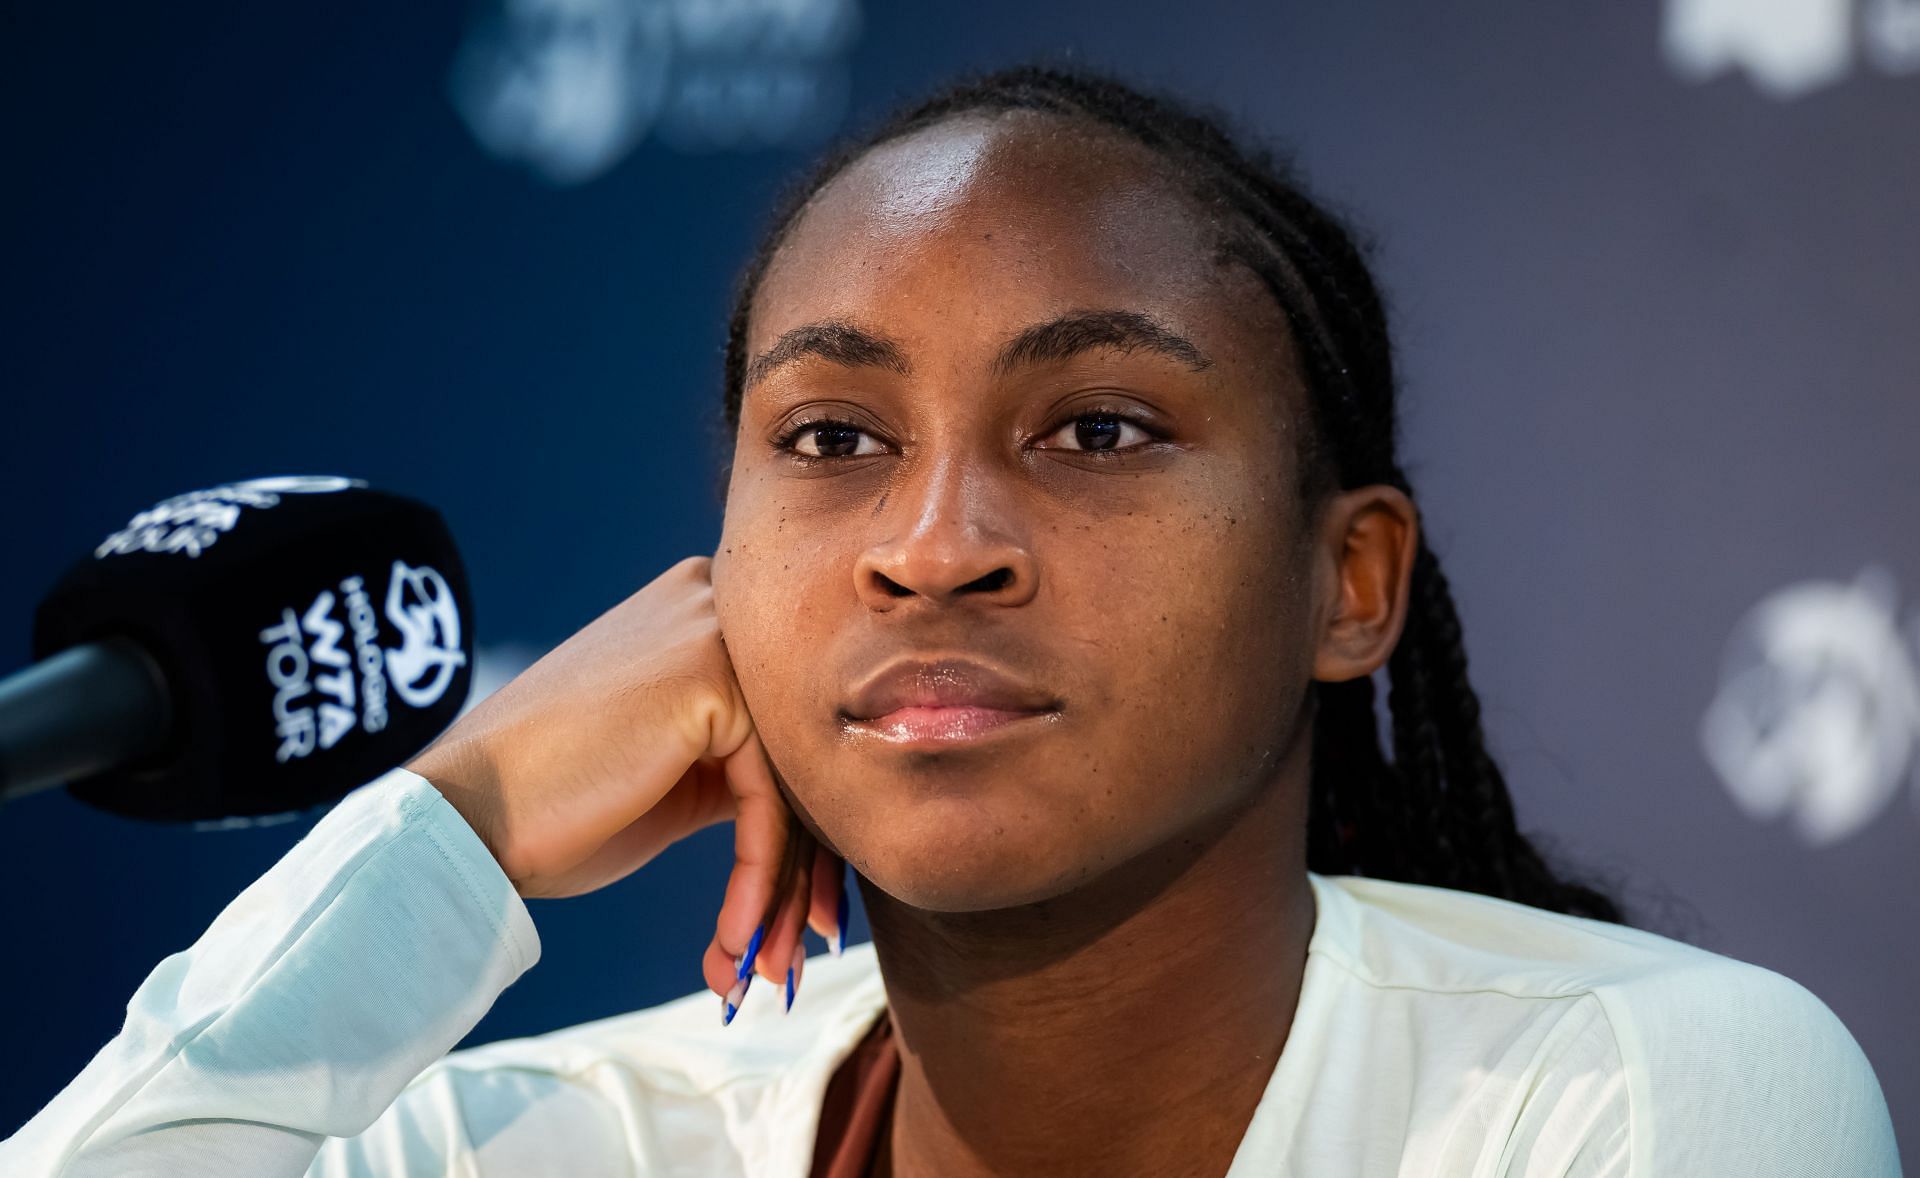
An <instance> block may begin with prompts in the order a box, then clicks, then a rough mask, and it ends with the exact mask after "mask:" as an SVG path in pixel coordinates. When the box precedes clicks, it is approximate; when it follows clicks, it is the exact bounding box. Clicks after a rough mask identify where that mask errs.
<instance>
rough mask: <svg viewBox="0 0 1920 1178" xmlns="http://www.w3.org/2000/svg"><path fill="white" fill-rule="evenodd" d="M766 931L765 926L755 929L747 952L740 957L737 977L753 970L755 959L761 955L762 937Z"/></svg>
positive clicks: (742, 976) (748, 943) (744, 975)
mask: <svg viewBox="0 0 1920 1178" xmlns="http://www.w3.org/2000/svg"><path fill="white" fill-rule="evenodd" d="M766 931H767V930H766V928H765V927H764V926H762V927H761V928H757V929H754V930H753V940H751V941H748V942H747V953H746V956H744V957H742V958H741V959H740V965H739V969H738V971H737V973H736V974H735V976H736V977H741V978H744V977H746V976H747V975H748V974H750V973H752V972H753V959H754V958H756V957H758V956H760V938H761V937H762V936H764V935H765V934H766Z"/></svg>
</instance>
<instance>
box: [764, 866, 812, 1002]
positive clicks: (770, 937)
mask: <svg viewBox="0 0 1920 1178" xmlns="http://www.w3.org/2000/svg"><path fill="white" fill-rule="evenodd" d="M814 846H815V844H814V841H813V837H812V836H811V835H807V836H805V837H803V838H802V839H801V842H800V846H799V848H798V849H797V850H796V851H795V854H794V860H795V866H794V869H793V870H792V871H791V872H789V874H788V879H787V884H786V902H785V903H783V904H782V905H781V907H780V913H779V915H778V916H776V917H774V920H773V924H772V925H771V931H770V932H768V934H767V941H766V945H765V947H764V948H762V949H761V951H760V966H759V968H760V976H761V977H763V978H766V979H767V980H768V981H769V982H772V983H773V985H774V989H775V991H776V992H777V993H779V992H781V991H784V993H780V997H781V1001H782V1002H783V1003H784V1004H785V1006H786V1007H787V1008H789V1009H790V1008H791V1007H792V1005H793V994H794V986H795V983H796V982H797V980H798V979H797V978H796V977H795V976H794V975H795V974H796V972H797V970H796V968H795V965H796V961H797V959H799V958H800V957H801V956H802V955H804V953H805V951H806V946H805V944H804V943H803V942H802V941H801V939H800V935H801V933H802V932H803V931H804V930H805V927H806V918H807V893H808V892H809V891H810V890H811V888H812V882H813V855H814Z"/></svg>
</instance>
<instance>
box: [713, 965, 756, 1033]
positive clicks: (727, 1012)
mask: <svg viewBox="0 0 1920 1178" xmlns="http://www.w3.org/2000/svg"><path fill="white" fill-rule="evenodd" d="M751 985H753V975H752V974H745V975H742V976H741V978H740V980H738V981H736V982H734V983H733V989H731V990H728V991H727V996H726V997H725V998H722V999H721V1000H720V1025H721V1026H723V1027H724V1026H727V1025H729V1024H730V1023H732V1022H733V1016H734V1015H736V1014H739V1013H740V1003H741V1002H742V1001H744V1000H745V999H746V996H747V987H748V986H751Z"/></svg>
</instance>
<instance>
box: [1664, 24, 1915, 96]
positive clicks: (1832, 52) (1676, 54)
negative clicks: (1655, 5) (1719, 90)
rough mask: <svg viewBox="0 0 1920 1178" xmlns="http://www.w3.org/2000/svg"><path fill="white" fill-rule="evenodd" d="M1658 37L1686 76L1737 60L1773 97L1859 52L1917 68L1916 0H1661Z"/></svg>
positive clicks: (1699, 77)
mask: <svg viewBox="0 0 1920 1178" xmlns="http://www.w3.org/2000/svg"><path fill="white" fill-rule="evenodd" d="M1660 39H1661V43H1662V47H1663V48H1664V49H1665V51H1666V56H1667V61H1668V63H1669V64H1671V65H1672V66H1673V69H1674V71H1675V72H1676V73H1678V74H1679V75H1680V76H1681V77H1683V78H1686V79H1688V80H1689V81H1694V82H1703V81H1707V80H1708V79H1711V78H1715V77H1718V76H1719V75H1720V74H1722V73H1724V72H1726V71H1727V70H1729V69H1734V68H1738V69H1742V70H1744V71H1746V74H1747V76H1748V77H1749V78H1751V79H1752V80H1753V83H1754V85H1756V86H1758V87H1759V88H1760V89H1761V90H1763V91H1765V92H1767V93H1768V94H1771V95H1772V96H1774V97H1775V98H1798V97H1799V96H1800V95H1802V94H1806V93H1809V92H1811V91H1814V90H1818V89H1820V88H1821V87H1823V86H1829V85H1832V84H1834V83H1836V82H1839V81H1841V80H1843V79H1845V78H1846V77H1847V75H1848V74H1850V73H1852V72H1853V70H1854V68H1855V62H1856V60H1857V59H1860V58H1864V59H1865V60H1866V61H1868V62H1869V63H1870V64H1871V65H1872V66H1873V67H1874V68H1875V69H1876V70H1878V71H1879V72H1881V73H1885V74H1910V73H1914V72H1916V71H1920V0H1666V13H1665V19H1664V20H1663V22H1662V27H1661V30H1660Z"/></svg>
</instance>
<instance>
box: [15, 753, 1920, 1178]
mask: <svg viewBox="0 0 1920 1178" xmlns="http://www.w3.org/2000/svg"><path fill="white" fill-rule="evenodd" d="M1310 878H1311V882H1312V886H1313V895H1314V900H1315V904H1316V920H1315V925H1314V930H1313V934H1312V939H1311V943H1310V946H1309V950H1308V960H1307V967H1306V974H1305V977H1304V979H1303V983H1302V989H1301V993H1300V997H1299V1005H1298V1007H1297V1009H1296V1011H1295V1014H1294V1018H1293V1023H1292V1030H1291V1032H1290V1034H1289V1037H1288V1039H1287V1042H1286V1045H1285V1048H1284V1050H1283V1051H1282V1053H1281V1056H1280V1059H1279V1061H1278V1063H1277V1065H1275V1066H1274V1068H1273V1071H1272V1074H1271V1076H1270V1078H1269V1080H1268V1082H1267V1087H1266V1091H1265V1095H1264V1096H1263V1097H1262V1099H1261V1101H1260V1104H1259V1106H1258V1108H1257V1110H1256V1111H1255V1113H1254V1116H1253V1120H1252V1122H1251V1124H1250V1125H1249V1126H1248V1128H1247V1131H1246V1133H1245V1135H1244V1137H1243V1138H1242V1140H1241V1142H1240V1146H1239V1150H1238V1153H1237V1154H1236V1155H1235V1157H1234V1161H1233V1164H1232V1168H1231V1169H1230V1171H1229V1178H1253V1176H1255V1175H1260V1176H1262V1178H1266V1176H1271V1175H1286V1176H1294V1178H1347V1176H1352V1178H1388V1176H1395V1178H1416V1176H1418V1178H1496V1176H1500V1178H1598V1176H1606V1178H1718V1176H1726V1178H1788V1176H1792V1178H1803V1176H1806V1175H1814V1174H1818V1175H1822V1176H1829V1175H1830V1176H1835V1178H1841V1176H1844V1178H1897V1176H1898V1175H1899V1173H1900V1164H1899V1159H1898V1157H1897V1155H1896V1152H1895V1147H1894V1139H1893V1127H1892V1124H1891V1120H1890V1118H1889V1116H1888V1112H1887V1106H1886V1101H1885V1098H1884V1097H1883V1096H1882V1094H1881V1091H1880V1087H1879V1083H1878V1081H1877V1080H1876V1079H1875V1077H1874V1074H1873V1071H1872V1068H1871V1067H1870V1066H1869V1064H1868V1061H1867V1059H1866V1057H1865V1055H1864V1054H1863V1053H1862V1052H1861V1050H1860V1047H1859V1045H1858V1044H1857V1043H1856V1042H1855V1041H1854V1039H1853V1037H1852V1036H1851V1035H1850V1034H1849V1033H1848V1032H1847V1030H1846V1028H1845V1027H1844V1026H1843V1025H1842V1024H1841V1023H1840V1021H1839V1020H1838V1019H1837V1018H1836V1017H1835V1016H1834V1014H1833V1013H1832V1011H1830V1010H1829V1009H1828V1008H1827V1007H1826V1006H1825V1005H1824V1004H1823V1003H1822V1002H1821V1001H1820V1000H1819V999H1818V998H1816V997H1815V996H1814V995H1813V994H1811V993H1809V992H1808V991H1807V990H1806V989H1804V988H1803V987H1801V986H1800V985H1798V984H1797V983H1795V982H1793V981H1791V980H1789V979H1787V978H1785V977H1783V976H1781V975H1780V974H1777V973H1774V972H1772V971H1769V970H1766V969H1763V968H1760V967H1758V966H1754V965H1749V964H1746V963H1743V962H1739V961H1735V960H1733V959H1731V958H1727V957H1724V956H1720V955H1717V954H1713V953H1709V952H1706V951H1704V950H1701V949H1696V948H1693V947H1690V946H1687V945H1684V944H1682V943H1680V942H1677V941H1673V940H1670V939H1667V938H1664V937H1660V936H1657V935H1655V934H1652V933H1647V932H1642V931H1638V930H1634V929H1629V928H1622V927H1619V926H1615V925H1609V924H1604V923H1601V922H1596V921H1589V920H1583V919H1580V918H1576V917H1569V916H1562V915H1558V914H1554V913H1548V912H1543V911H1540V910H1537V909H1534V908H1530V907H1526V906H1524V905H1519V904H1513V903H1509V902H1506V901H1502V900H1495V899H1491V898H1488V897H1484V896H1479V895H1473V894H1469V893H1464V892H1456V891H1451V890H1447V889H1441V888H1430V887H1421V886H1416V885H1410V884H1401V883H1391V882H1384V881H1379V880H1368V879H1362V878H1357V877H1350V876H1321V875H1312V876H1311V877H1310ZM539 955H540V942H539V938H538V935H537V934H536V932H535V930H534V926H533V921H532V919H531V918H530V917H529V916H528V913H527V909H526V907H525V905H524V904H523V903H522V902H521V899H520V897H519V896H518V894H517V893H516V892H515V891H514V889H513V887H512V885H511V884H510V882H509V881H508V880H507V878H506V876H505V874H504V873H503V872H502V871H501V870H500V868H499V866H498V864H496V863H495V862H494V860H493V858H492V857H491V856H490V855H489V854H488V852H487V850H486V848H485V847H484V846H483V845H482V844H481V842H480V840H479V839H478V837H477V836H476V835H475V834H474V832H473V830H472V829H471V828H470V827H469V826H468V825H467V824H466V822H465V820H464V819H462V818H461V817H460V815H459V813H458V812H457V811H455V810H454V809H453V807H452V806H451V805H449V804H448V803H447V802H446V800H445V799H444V798H442V797H441V795H440V794H439V792H438V791H437V790H435V789H434V788H433V787H432V786H431V785H430V784H428V783H427V782H426V781H425V780H424V779H422V778H420V777H418V776H416V775H414V774H412V773H409V772H406V771H405V770H395V771H394V772H391V773H388V774H386V775H385V776H383V777H381V778H379V779H378V780H376V781H374V782H373V783H371V784H369V785H367V786H365V787H363V788H361V789H359V790H357V791H355V792H354V793H352V794H350V795H349V796H348V797H347V798H346V799H344V800H343V801H342V802H341V803H340V804H339V805H338V806H336V807H335V808H334V809H333V810H332V811H331V812H330V813H328V814H327V815H326V816H325V817H324V818H323V819H322V820H321V821H320V822H319V823H317V824H316V825H315V826H314V828H313V830H312V831H311V832H309V833H308V835H307V836H306V837H305V838H303V839H302V840H301V841H300V842H299V843H297V844H296V845H295V846H294V847H293V848H292V849H291V850H290V851H289V852H288V853H287V855H286V856H285V857H284V858H283V859H281V861H280V862H279V863H277V864H276V865H275V866H274V867H273V868H272V869H271V870H269V871H268V872H267V873H266V874H265V875H264V876H262V877H261V878H260V879H259V880H257V881H255V882H254V883H253V884H252V885H251V886H249V887H248V888H247V889H246V890H245V891H243V892H242V893H241V894H240V895H239V896H238V897H237V898H236V899H235V900H234V901H233V902H232V903H231V904H230V905H228V906H227V908H226V909H225V910H224V911H223V912H222V913H221V914H220V915H219V917H218V918H217V919H215V921H214V922H213V924H212V926H211V927H210V928H208V929H207V931H206V933H205V934H204V935H202V936H201V937H200V939H199V940H197V941H195V942H194V944H193V945H192V946H191V947H189V948H187V949H186V950H184V951H182V952H179V953H176V954H174V955H172V956H170V957H168V958H166V959H165V960H163V961H161V962H160V964H159V965H158V966H157V967H155V969H154V971H153V973H152V974H151V975H149V976H148V978H147V979H146V981H145V982H144V983H143V984H142V985H141V986H140V988H139V990H138V991H137V992H136V993H135V994H134V996H133V998H132V1000H131V1001H130V1002H129V1003H128V1005H127V1020H126V1024H125V1026H124V1028H123V1029H122V1030H121V1031H120V1033H119V1034H118V1035H116V1036H115V1037H114V1038H113V1039H112V1040H111V1041H110V1042H108V1043H107V1044H106V1046H105V1047H103V1048H102V1049H101V1050H100V1052H99V1054H98V1055H96V1056H95V1057H94V1059H93V1061H92V1062H91V1063H89V1064H88V1065H87V1067H86V1068H85V1069H84V1070H83V1071H82V1072H81V1073H80V1075H79V1076H77V1077H75V1078H74V1080H73V1081H72V1082H71V1083H70V1084H68V1085H67V1087H66V1088H65V1089H64V1090H63V1091H62V1092H61V1093H60V1094H59V1095H58V1096H57V1097H55V1098H54V1100H53V1101H52V1102H51V1103H50V1104H48V1105H47V1107H46V1108H45V1109H43V1110H42V1111H41V1112H40V1113H39V1114H38V1115H36V1116H35V1117H34V1118H33V1119H32V1120H30V1121H28V1122H27V1124H26V1125H24V1126H23V1127H22V1128H21V1129H20V1130H19V1131H18V1132H17V1133H16V1134H15V1135H14V1136H13V1137H11V1138H9V1139H8V1140H6V1141H4V1142H0V1175H6V1176H7V1178H37V1176H42V1175H46V1176H55V1175H57V1176H59V1178H95V1176H100V1178H105V1176H109V1175H111V1176H112V1178H137V1176H145V1175H156V1176H157V1175H167V1176H174V1175H187V1176H190V1178H274V1176H277V1175H284V1176H286V1178H296V1176H299V1175H312V1176H314V1178H349V1176H354V1178H359V1176H372V1175H378V1176H381V1178H414V1176H427V1175H433V1176H438V1175H457V1176H460V1178H482V1176H486V1178H492V1176H495V1175H512V1176H523V1175H547V1174H562V1173H564V1174H568V1175H577V1176H600V1175H606V1176H615V1175H619V1176H635V1178H640V1176H644V1178H658V1176H663V1175H686V1176H689V1178H692V1176H698V1178H726V1176H730V1175H753V1176H755V1178H805V1175H806V1174H807V1170H808V1167H809V1165H810V1162H811V1157H812V1150H813V1140H814V1135H815V1129H816V1125H817V1118H818V1116H819V1112H820V1106H821V1102H822V1099H823V1097H824V1093H825V1090H826V1085H827V1081H828V1080H829V1078H830V1077H831V1076H832V1074H833V1071H834V1069H835V1068H836V1067H837V1066H838V1064H839V1063H840V1062H841V1061H842V1060H843V1059H844V1058H846V1056H847V1055H848V1054H849V1053H850V1052H851V1051H852V1050H853V1048H854V1047H855V1045H856V1044H857V1043H858V1042H859V1040H860V1039H861V1038H862V1037H863V1035H864V1034H865V1033H866V1031H867V1030H868V1029H869V1028H870V1027H871V1026H872V1025H873V1024H874V1022H875V1021H876V1019H877V1018H878V1017H879V1015H880V1013H881V1012H882V1010H883V1008H884V1005H885V1002H886V992H885V989H884V988H883V986H882V984H881V977H880V973H879V968H878V964H877V962H876V960H875V957H874V954H873V952H872V947H871V946H870V945H863V946H855V947H852V948H850V949H849V950H848V951H847V953H846V955H845V956H844V957H842V958H839V959H833V958H824V959H820V960H817V961H813V962H809V964H808V968H807V975H806V983H805V986H804V987H803V989H802V993H801V995H800V997H799V999H798V1000H797V1001H796V1003H795V1005H794V1008H793V1011H792V1013H791V1014H788V1015H785V1016H783V1015H782V1013H781V1011H780V1010H779V1006H780V1005H781V1003H780V999H779V997H777V996H776V995H775V994H774V991H775V990H776V989H777V987H771V986H764V985H763V986H760V987H755V988H754V989H753V990H751V991H750V992H749V994H748V998H747V1001H746V1003H745V1005H744V1006H743V1007H742V1009H741V1012H740V1014H739V1016H738V1017H736V1018H735V1020H734V1022H733V1025H731V1026H725V1027H723V1026H722V1025H721V1021H720V1017H719V1000H718V999H716V998H714V997H713V995H711V994H707V993H704V992H702V993H699V994H694V995H690V996H689V997H687V998H683V999H680V1000H678V1001H675V1002H671V1003H668V1004H666V1005H664V1006H659V1007H655V1008H653V1009H650V1010H642V1011H637V1012H635V1013H632V1014H627V1015H621V1016H618V1017H614V1018H608V1019H602V1020H599V1021H596V1022H591V1023H585V1024H582V1025H580V1026H575V1027H570V1028H567V1029H565V1030H561V1031H556V1032H553V1033H551V1034H546V1035H541V1036H536V1037H532V1038H526V1039H517V1040H508V1041H504V1042H499V1043H493V1044H488V1045H486V1046H482V1047H477V1048H471V1049H467V1050H463V1051H459V1052H454V1053H452V1054H448V1052H449V1050H450V1049H451V1048H452V1046H453V1045H454V1044H455V1043H457V1042H458V1041H459V1040H460V1039H461V1037H462V1036H464V1035H465V1034H466V1033H467V1032H468V1031H469V1030H470V1029H471V1028H472V1027H473V1026H474V1025H475V1024H476V1023H478V1022H479V1020H480V1018H481V1016H482V1015H483V1014H485V1012H486V1011H487V1009H488V1007H489V1006H490V1005H491V1004H492V1003H493V1001H494V999H495V998H496V997H497V996H498V995H499V994H500V992H501V991H502V990H504V989H505V988H506V987H507V986H508V985H509V984H511V983H512V982H513V981H514V980H515V979H516V978H518V977H519V976H520V975H521V974H522V973H523V972H525V971H526V970H527V969H529V968H531V967H532V966H533V965H534V963H535V962H536V961H537V960H538V959H539ZM1205 983H1206V980H1205V979H1196V984H1205ZM1141 1115H1142V1116H1143V1117H1151V1116H1152V1115H1153V1114H1152V1110H1150V1109H1143V1110H1141Z"/></svg>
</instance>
